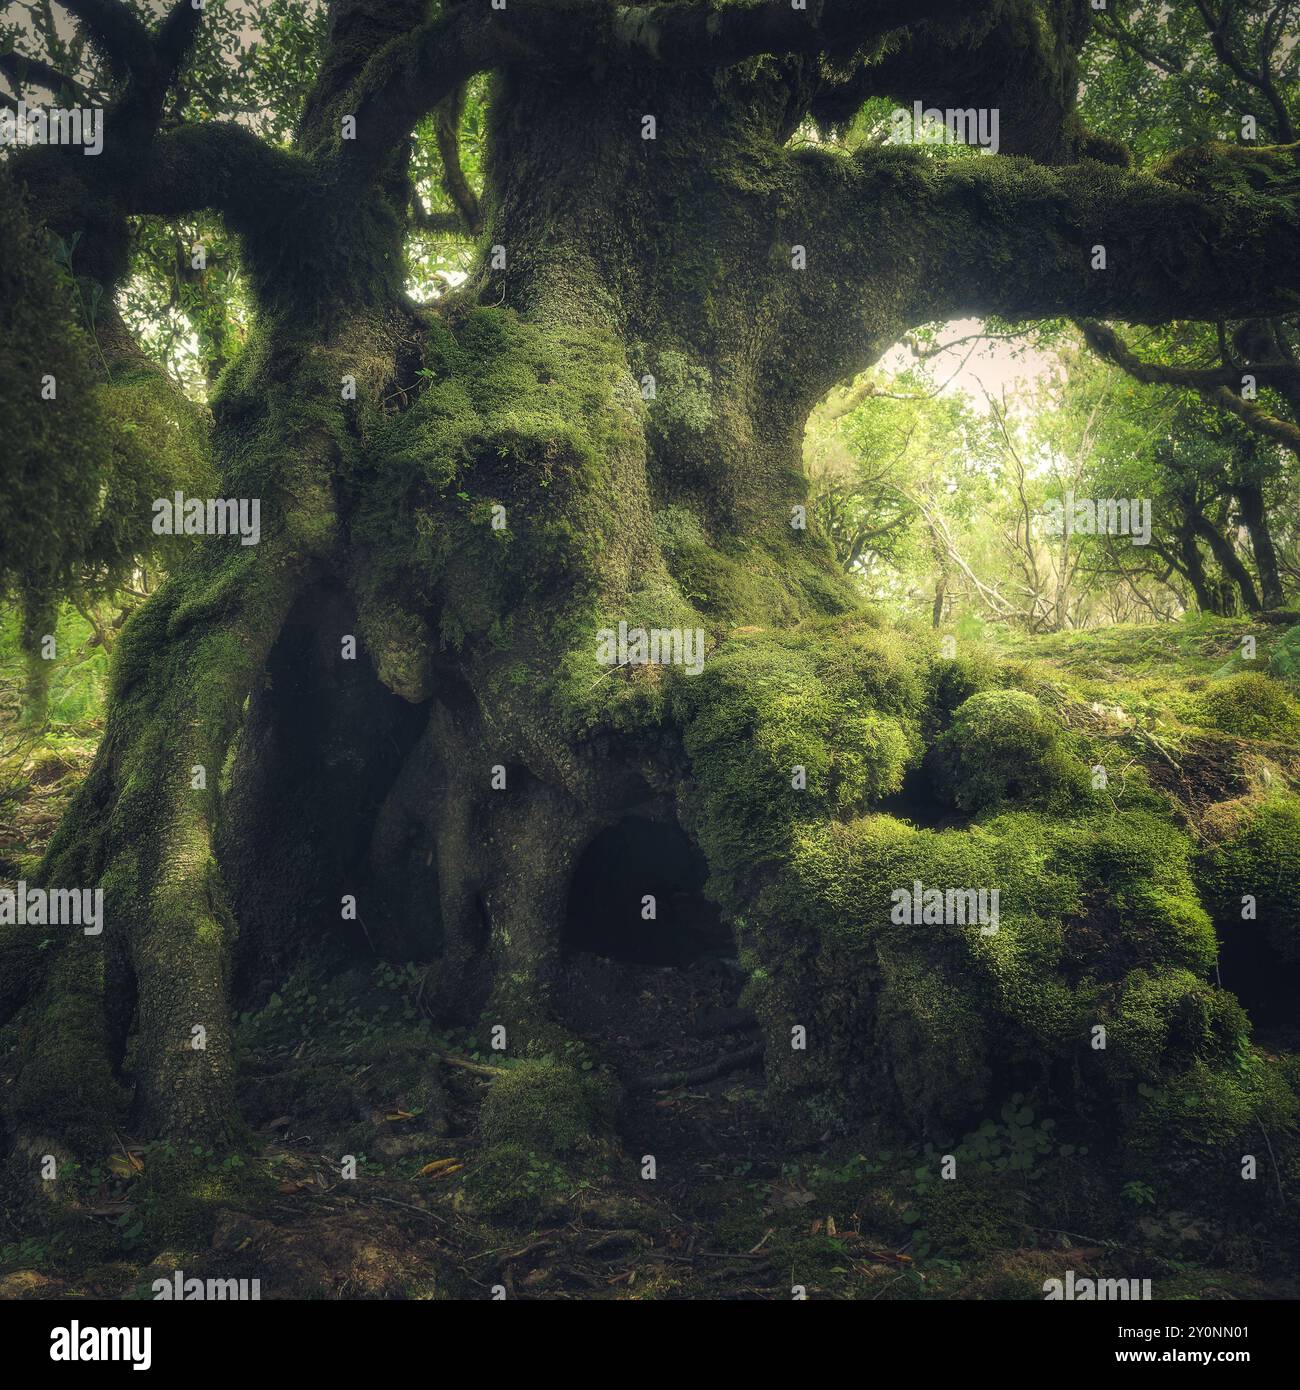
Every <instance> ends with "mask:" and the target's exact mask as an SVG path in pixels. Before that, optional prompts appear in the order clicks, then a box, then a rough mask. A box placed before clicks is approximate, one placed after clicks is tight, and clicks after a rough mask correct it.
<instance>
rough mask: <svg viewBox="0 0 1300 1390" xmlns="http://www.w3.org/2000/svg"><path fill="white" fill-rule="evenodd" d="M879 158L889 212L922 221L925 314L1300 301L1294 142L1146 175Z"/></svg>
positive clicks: (1178, 160) (1222, 150)
mask: <svg viewBox="0 0 1300 1390" xmlns="http://www.w3.org/2000/svg"><path fill="white" fill-rule="evenodd" d="M884 172H885V167H882V166H881V165H879V164H877V166H876V168H875V169H873V170H871V171H870V173H869V174H868V175H867V177H868V178H869V179H870V181H871V182H873V183H876V184H877V187H878V185H879V181H880V179H881V176H882V174H883V173H884ZM890 172H892V173H893V174H894V175H895V176H896V177H898V178H899V179H900V189H899V191H900V192H901V193H903V199H902V204H903V205H902V206H898V208H897V210H898V212H899V213H900V214H901V212H902V211H903V206H906V205H910V206H911V210H912V217H913V224H912V225H913V226H916V227H918V228H924V245H923V246H922V247H919V248H918V250H919V251H920V252H921V254H920V255H919V257H918V260H919V262H920V264H921V265H923V266H924V267H925V271H926V274H925V275H924V276H923V277H922V279H921V282H920V283H918V284H917V286H916V289H917V293H918V299H919V301H920V302H919V303H918V306H917V307H918V309H922V310H923V312H924V317H925V319H927V320H932V319H938V318H956V317H962V316H964V314H965V313H966V312H971V313H977V314H980V313H983V314H987V313H999V314H1002V315H1003V316H1004V317H1006V318H1009V319H1012V320H1023V319H1027V318H1048V317H1055V316H1057V315H1068V316H1080V315H1083V316H1086V317H1090V318H1122V319H1124V320H1126V321H1128V322H1130V323H1162V322H1168V321H1170V320H1172V319H1175V318H1200V319H1215V318H1248V317H1253V316H1257V315H1267V314H1274V313H1282V312H1287V311H1290V310H1293V309H1294V308H1295V307H1296V305H1297V304H1300V146H1296V145H1290V146H1279V147H1275V148H1272V149H1249V150H1247V149H1240V148H1238V147H1235V146H1219V145H1215V146H1204V147H1198V148H1196V149H1193V150H1188V151H1184V152H1183V153H1181V154H1180V155H1177V156H1175V157H1174V158H1173V159H1171V160H1168V161H1166V163H1165V164H1164V165H1163V166H1162V167H1161V169H1160V170H1159V171H1158V176H1152V175H1147V174H1138V173H1131V172H1128V171H1123V170H1119V169H1114V168H1107V167H1104V166H1102V165H1099V164H1079V165H1072V166H1068V167H1065V168H1061V169H1044V168H1042V167H1040V166H1037V165H1034V164H1031V163H1029V162H1028V161H1025V160H1007V159H969V160H961V161H955V162H954V161H944V162H938V161H930V162H927V163H924V164H918V163H914V164H913V165H911V166H910V167H904V168H900V167H898V166H897V165H895V166H894V167H893V169H892V170H891V171H890ZM873 176H874V177H873ZM904 190H905V192H904ZM845 211H847V210H845Z"/></svg>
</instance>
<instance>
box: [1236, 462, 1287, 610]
mask: <svg viewBox="0 0 1300 1390" xmlns="http://www.w3.org/2000/svg"><path fill="white" fill-rule="evenodd" d="M1233 491H1234V494H1235V495H1236V498H1237V505H1238V507H1240V509H1241V519H1242V522H1243V524H1244V525H1245V527H1246V529H1247V531H1249V533H1250V548H1251V550H1252V551H1253V552H1254V555H1255V568H1256V570H1258V571H1259V588H1260V600H1261V603H1262V605H1263V607H1264V608H1266V609H1267V608H1281V606H1282V603H1283V595H1282V576H1281V574H1280V573H1279V572H1278V567H1277V550H1276V549H1275V547H1274V545H1273V532H1272V529H1271V528H1270V526H1269V524H1268V514H1267V512H1266V511H1265V508H1264V498H1263V494H1262V493H1261V491H1260V489H1259V488H1258V487H1257V486H1256V485H1254V484H1251V483H1238V484H1237V485H1236V486H1235V487H1234V489H1233Z"/></svg>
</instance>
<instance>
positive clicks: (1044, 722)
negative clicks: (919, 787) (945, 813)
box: [930, 690, 1089, 814]
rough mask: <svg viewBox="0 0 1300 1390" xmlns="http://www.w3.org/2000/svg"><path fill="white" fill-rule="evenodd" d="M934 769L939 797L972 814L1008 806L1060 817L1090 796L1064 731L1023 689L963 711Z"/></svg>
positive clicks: (991, 695)
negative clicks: (1032, 808)
mask: <svg viewBox="0 0 1300 1390" xmlns="http://www.w3.org/2000/svg"><path fill="white" fill-rule="evenodd" d="M930 767H931V779H932V782H933V784H934V788H935V790H936V792H937V793H938V794H939V796H940V797H941V798H942V799H944V800H945V801H947V802H948V803H949V804H951V805H953V806H956V807H957V808H958V810H961V811H966V812H968V813H971V814H973V813H975V812H978V811H983V810H987V809H989V808H992V807H997V806H1000V805H1002V804H1003V803H1005V802H1020V803H1023V804H1027V805H1039V806H1044V807H1050V808H1054V809H1058V810H1060V809H1065V808H1068V807H1069V806H1071V805H1075V804H1077V803H1079V802H1082V801H1084V800H1085V799H1086V798H1087V796H1088V792H1089V788H1088V781H1087V772H1086V770H1085V768H1084V767H1083V765H1082V763H1080V762H1079V761H1078V759H1077V758H1075V757H1074V756H1073V755H1072V754H1071V753H1070V751H1069V749H1068V747H1067V745H1066V741H1065V736H1064V731H1063V730H1062V729H1061V726H1060V725H1059V724H1058V723H1056V722H1055V721H1054V720H1053V719H1052V718H1051V717H1050V716H1049V715H1048V713H1047V711H1046V710H1045V709H1043V707H1042V706H1041V705H1040V704H1039V702H1038V701H1037V700H1036V699H1035V698H1034V697H1033V696H1032V695H1029V694H1027V693H1026V692H1025V691H1022V690H986V691H982V692H980V693H978V694H975V695H972V696H971V697H970V698H969V699H968V700H966V701H965V702H964V703H963V704H962V705H960V706H959V707H958V709H957V710H956V712H955V713H954V715H953V719H952V724H951V726H950V727H949V728H948V729H947V731H946V732H945V733H944V734H943V735H942V736H941V737H940V738H939V740H938V742H937V743H936V744H935V746H934V749H933V751H932V753H931V757H930Z"/></svg>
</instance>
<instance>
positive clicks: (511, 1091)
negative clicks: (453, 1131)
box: [479, 1058, 614, 1154]
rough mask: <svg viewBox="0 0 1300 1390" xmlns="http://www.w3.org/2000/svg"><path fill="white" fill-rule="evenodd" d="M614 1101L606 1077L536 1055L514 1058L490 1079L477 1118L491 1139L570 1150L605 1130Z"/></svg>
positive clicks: (532, 1148) (542, 1148)
mask: <svg viewBox="0 0 1300 1390" xmlns="http://www.w3.org/2000/svg"><path fill="white" fill-rule="evenodd" d="M613 1107H614V1097H613V1092H612V1089H611V1087H610V1084H609V1081H608V1079H607V1078H605V1077H603V1076H602V1075H600V1074H599V1073H595V1072H591V1073H587V1072H582V1071H579V1070H577V1069H576V1068H575V1067H571V1066H567V1065H565V1064H564V1063H562V1062H557V1061H554V1060H552V1059H549V1058H536V1059H530V1060H527V1061H523V1062H518V1063H516V1064H515V1065H514V1066H512V1067H510V1068H509V1069H508V1070H507V1071H506V1072H505V1073H504V1074H503V1075H502V1076H499V1077H498V1078H497V1079H496V1080H495V1081H494V1082H493V1083H492V1088H491V1090H489V1091H488V1094H487V1096H486V1098H485V1099H484V1101H483V1109H482V1112H481V1114H480V1117H479V1123H480V1125H481V1127H482V1130H483V1136H484V1138H485V1139H486V1140H487V1142H488V1143H489V1144H490V1145H502V1144H507V1143H509V1144H515V1145H519V1146H522V1148H523V1149H525V1150H528V1151H536V1152H539V1153H545V1154H569V1153H573V1152H575V1151H577V1150H581V1149H585V1148H588V1147H590V1146H591V1144H592V1143H593V1142H594V1141H596V1140H598V1139H599V1138H601V1137H602V1136H604V1135H607V1134H608V1133H609V1131H610V1128H611V1125H612V1122H613Z"/></svg>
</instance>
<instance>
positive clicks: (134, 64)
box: [59, 0, 153, 77]
mask: <svg viewBox="0 0 1300 1390" xmlns="http://www.w3.org/2000/svg"><path fill="white" fill-rule="evenodd" d="M59 4H60V5H62V6H63V8H64V9H65V10H67V11H68V13H69V14H71V15H73V16H74V17H75V18H76V19H77V20H78V21H79V22H80V24H81V27H82V29H83V30H84V31H85V33H86V34H87V35H88V37H89V38H90V40H91V42H92V43H93V44H94V45H95V47H96V48H98V49H99V51H100V52H101V53H102V54H103V55H104V57H105V58H106V59H107V60H108V62H109V65H110V66H111V67H112V68H113V69H114V71H116V72H117V73H118V74H119V75H120V76H123V77H125V76H126V75H127V74H128V73H131V72H137V71H140V70H141V69H143V68H145V67H147V66H148V65H149V62H150V59H151V56H152V50H153V41H152V40H151V39H150V37H149V31H148V29H146V28H145V27H144V25H143V24H141V23H140V21H139V20H138V19H137V18H136V17H135V15H134V14H132V13H131V11H130V10H129V9H128V8H127V7H126V6H125V5H124V4H122V3H121V0H59Z"/></svg>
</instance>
